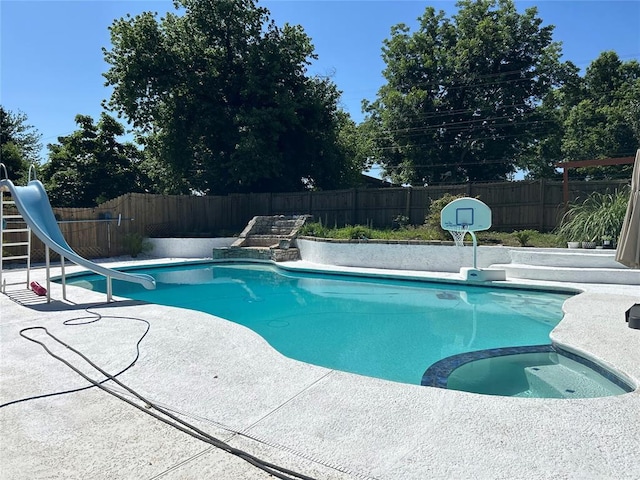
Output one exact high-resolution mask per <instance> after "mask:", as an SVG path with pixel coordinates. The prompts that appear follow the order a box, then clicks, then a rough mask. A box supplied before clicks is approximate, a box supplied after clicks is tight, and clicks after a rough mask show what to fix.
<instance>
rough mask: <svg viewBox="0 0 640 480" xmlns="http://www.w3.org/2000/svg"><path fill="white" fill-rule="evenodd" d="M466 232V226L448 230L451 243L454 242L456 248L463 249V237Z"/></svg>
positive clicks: (457, 226)
mask: <svg viewBox="0 0 640 480" xmlns="http://www.w3.org/2000/svg"><path fill="white" fill-rule="evenodd" d="M468 231H469V226H468V225H456V226H455V227H454V228H452V229H450V230H449V233H450V234H451V236H452V237H453V241H454V242H455V244H456V247H464V237H465V235H466V234H467V232H468Z"/></svg>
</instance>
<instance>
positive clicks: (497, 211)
mask: <svg viewBox="0 0 640 480" xmlns="http://www.w3.org/2000/svg"><path fill="white" fill-rule="evenodd" d="M628 183H629V182H628V181H622V180H621V181H589V182H584V181H580V182H578V181H576V182H572V183H571V184H570V199H571V201H576V200H577V199H580V198H585V197H586V196H587V195H589V194H590V193H591V192H594V191H598V192H605V191H607V190H608V191H614V190H615V189H619V188H622V187H623V186H624V185H626V184H628ZM446 193H450V194H452V195H458V194H462V195H466V196H471V197H478V198H479V199H480V200H482V201H483V202H485V203H486V204H487V205H488V206H489V207H490V208H491V210H492V212H493V228H492V229H494V230H500V231H514V230H524V229H534V230H539V231H551V230H553V229H554V228H555V227H556V226H557V225H558V223H559V221H560V219H561V217H562V214H563V212H564V204H563V191H562V182H560V181H549V180H537V181H520V182H502V183H486V184H464V185H442V186H433V187H416V188H381V189H369V188H358V189H349V190H336V191H321V192H294V193H255V194H232V195H227V196H177V195H151V194H139V193H131V194H126V195H122V196H120V197H118V198H115V199H113V200H110V201H108V202H105V203H103V204H101V205H100V206H99V207H96V208H54V209H53V210H54V213H55V214H56V216H57V218H58V219H59V220H61V221H62V223H61V224H60V228H61V230H62V233H63V234H64V236H65V238H66V239H67V241H68V243H69V244H70V245H71V247H72V248H74V249H75V250H76V251H77V252H78V253H79V254H80V255H83V256H85V257H87V258H98V257H110V256H117V255H123V254H127V253H128V252H127V250H126V248H125V244H124V239H125V236H126V235H129V234H139V235H142V236H147V237H157V236H160V237H162V236H164V237H166V236H230V235H233V234H237V233H239V232H240V231H241V230H242V229H243V228H244V226H245V225H246V224H247V222H248V221H249V220H250V219H251V218H252V217H253V216H255V215H277V214H282V215H293V214H311V215H313V216H314V217H315V219H316V220H321V221H322V222H323V223H324V224H325V225H328V226H330V227H333V226H338V227H341V226H344V225H356V224H360V225H366V224H368V225H371V226H373V227H379V228H384V227H390V226H391V225H392V224H393V222H394V219H396V218H397V217H398V216H405V217H408V218H409V222H410V223H411V224H413V225H420V224H422V223H424V219H425V216H426V215H427V213H428V210H429V204H430V202H431V201H432V200H436V199H438V198H440V197H442V196H443V195H445V194H446ZM118 218H120V221H119V222H118ZM32 256H33V258H34V260H35V261H38V260H41V259H43V258H44V246H43V245H42V243H40V242H39V241H38V240H37V239H36V238H34V241H33V246H32Z"/></svg>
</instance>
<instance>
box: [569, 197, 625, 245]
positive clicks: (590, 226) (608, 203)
mask: <svg viewBox="0 0 640 480" xmlns="http://www.w3.org/2000/svg"><path fill="white" fill-rule="evenodd" d="M629 192H630V190H629V188H625V189H623V190H621V191H618V190H616V191H615V192H614V193H609V192H606V193H599V192H593V193H592V194H590V195H589V196H588V197H587V198H586V199H585V200H584V201H583V202H582V203H575V204H572V205H570V208H569V210H568V211H567V213H565V214H564V216H563V217H562V221H561V223H560V227H558V229H557V230H556V233H557V234H558V235H560V236H562V237H563V238H564V239H565V240H567V241H587V242H596V241H600V240H601V239H602V238H605V237H608V238H614V239H615V238H618V235H619V234H620V230H622V223H623V222H624V216H625V213H626V211H627V202H628V201H629Z"/></svg>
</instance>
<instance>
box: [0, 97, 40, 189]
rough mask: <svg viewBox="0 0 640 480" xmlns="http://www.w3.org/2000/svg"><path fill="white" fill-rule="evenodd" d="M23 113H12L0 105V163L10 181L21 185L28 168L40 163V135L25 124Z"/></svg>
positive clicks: (25, 118) (25, 119)
mask: <svg viewBox="0 0 640 480" xmlns="http://www.w3.org/2000/svg"><path fill="white" fill-rule="evenodd" d="M26 122H27V116H26V115H25V114H24V113H21V112H18V113H12V112H11V111H9V110H5V109H4V107H2V106H1V105H0V161H1V162H2V163H4V165H5V167H6V168H7V174H8V176H9V179H10V180H13V181H14V182H16V181H17V182H19V183H23V182H24V180H25V179H26V178H27V175H28V172H29V166H30V165H31V164H32V163H36V164H37V163H40V150H41V148H42V144H41V143H40V138H41V135H40V133H38V132H37V131H36V130H35V128H34V127H33V126H31V125H28V124H27V123H26Z"/></svg>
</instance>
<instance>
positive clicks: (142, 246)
mask: <svg viewBox="0 0 640 480" xmlns="http://www.w3.org/2000/svg"><path fill="white" fill-rule="evenodd" d="M122 242H123V244H124V248H125V250H126V251H127V252H129V255H131V256H132V257H134V258H135V257H137V256H138V255H139V254H141V253H149V252H150V251H151V250H153V244H152V243H151V242H150V241H149V240H148V239H147V238H145V237H143V236H142V235H140V234H139V233H136V232H133V233H128V234H126V235H125V236H124V238H123V240H122Z"/></svg>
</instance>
